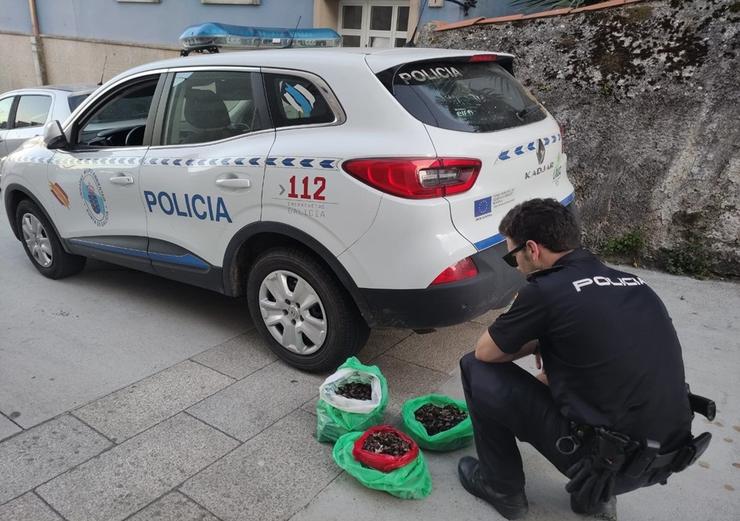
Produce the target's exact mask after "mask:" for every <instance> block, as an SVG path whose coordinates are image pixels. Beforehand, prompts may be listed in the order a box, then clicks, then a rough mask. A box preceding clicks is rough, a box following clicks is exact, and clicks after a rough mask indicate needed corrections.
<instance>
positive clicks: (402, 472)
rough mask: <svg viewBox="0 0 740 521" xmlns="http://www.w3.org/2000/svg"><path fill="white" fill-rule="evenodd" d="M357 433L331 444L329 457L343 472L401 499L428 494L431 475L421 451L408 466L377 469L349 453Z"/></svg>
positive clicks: (417, 497) (430, 491)
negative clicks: (386, 470) (387, 469)
mask: <svg viewBox="0 0 740 521" xmlns="http://www.w3.org/2000/svg"><path fill="white" fill-rule="evenodd" d="M360 436H362V433H361V432H350V433H348V434H345V435H344V436H342V437H341V438H339V439H338V440H337V442H336V444H335V445H334V450H333V451H332V457H333V458H334V461H335V462H336V464H337V465H339V467H341V468H342V469H343V470H345V471H346V472H347V474H349V475H350V476H352V477H353V478H355V479H356V480H357V481H359V482H360V483H362V484H363V485H365V486H366V487H368V488H372V489H375V490H382V491H383V492H387V493H388V494H391V495H392V496H396V497H399V498H401V499H422V498H425V497H427V496H428V495H429V494H431V493H432V476H431V474H429V469H428V468H427V463H426V461H425V460H424V455H423V454H422V453H421V451H419V455H418V456H417V457H416V459H415V460H414V461H412V462H411V463H409V464H408V465H406V466H404V467H401V468H398V469H395V470H392V471H390V472H381V471H379V470H375V469H371V468H368V467H366V466H364V465H363V464H362V463H360V462H359V461H357V460H356V459H355V458H354V456H352V448H353V447H354V445H355V441H356V440H357V439H358V438H359V437H360Z"/></svg>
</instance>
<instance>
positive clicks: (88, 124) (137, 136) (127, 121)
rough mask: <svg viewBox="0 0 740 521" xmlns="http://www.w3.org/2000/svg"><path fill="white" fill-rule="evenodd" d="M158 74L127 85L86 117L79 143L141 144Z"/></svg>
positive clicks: (88, 144)
mask: <svg viewBox="0 0 740 521" xmlns="http://www.w3.org/2000/svg"><path fill="white" fill-rule="evenodd" d="M158 81H159V76H154V77H148V78H145V79H141V80H139V81H136V82H135V83H134V84H133V85H130V86H128V87H124V89H123V90H122V91H119V92H118V93H117V94H116V95H115V96H114V97H113V98H112V99H109V100H108V101H107V102H105V103H104V104H103V105H102V106H100V107H98V108H96V109H94V110H93V112H92V114H91V115H90V116H89V117H87V118H85V120H83V123H82V127H81V128H80V131H79V132H78V134H77V143H78V144H80V145H87V146H93V147H115V146H141V145H142V144H143V142H144V133H145V131H146V125H147V120H148V118H149V111H150V110H151V107H152V100H153V99H154V93H155V91H156V89H157V82H158Z"/></svg>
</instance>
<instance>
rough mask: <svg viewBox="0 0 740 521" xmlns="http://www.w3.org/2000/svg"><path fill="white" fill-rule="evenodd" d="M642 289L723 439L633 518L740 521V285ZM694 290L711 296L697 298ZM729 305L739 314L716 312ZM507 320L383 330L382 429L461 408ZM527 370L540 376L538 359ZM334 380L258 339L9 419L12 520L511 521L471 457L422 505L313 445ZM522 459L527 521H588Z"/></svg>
mask: <svg viewBox="0 0 740 521" xmlns="http://www.w3.org/2000/svg"><path fill="white" fill-rule="evenodd" d="M640 276H642V277H643V278H645V279H646V280H648V281H649V282H651V284H652V285H653V286H654V287H655V288H656V289H657V290H658V293H659V294H661V296H663V298H664V299H665V300H666V304H667V305H668V307H669V310H670V311H671V313H672V315H673V317H674V321H675V322H676V324H677V327H678V329H679V335H680V336H681V339H682V342H683V343H684V355H685V360H686V364H687V375H688V378H689V380H690V381H691V382H692V384H693V386H694V388H695V390H696V391H697V392H701V393H702V394H706V395H708V396H711V397H714V398H715V399H717V401H718V408H719V409H720V415H719V418H718V420H717V421H715V422H714V423H713V424H708V423H707V422H704V421H702V420H700V419H697V420H696V421H695V423H694V429H695V431H698V430H699V429H706V430H710V432H712V433H713V434H714V436H715V440H714V441H713V444H712V446H711V448H710V451H709V452H708V453H707V455H706V456H705V457H704V458H702V462H701V463H700V464H699V465H696V466H694V467H692V468H691V469H689V470H688V471H687V472H685V473H683V474H680V475H677V476H676V477H675V478H673V480H672V483H671V485H670V486H669V487H653V488H650V489H645V490H641V491H638V492H636V493H634V494H630V495H628V496H625V497H624V498H620V502H619V508H620V515H621V516H622V517H621V518H622V519H651V520H665V521H668V520H671V521H673V520H676V519H689V518H690V519H712V520H713V521H718V520H730V519H736V517H735V516H736V514H737V512H738V511H740V503H738V492H737V490H735V489H737V488H740V479H738V478H739V476H740V452H739V451H738V446H739V445H738V443H736V440H737V441H738V442H740V407H739V406H738V403H737V398H738V381H737V374H739V371H740V360H739V359H738V355H740V346H739V345H738V343H737V338H738V337H740V335H739V333H740V329H739V326H738V324H740V317H738V316H737V313H738V312H737V310H738V309H739V308H740V306H738V305H737V304H740V302H738V297H737V293H736V291H737V288H738V286H737V285H732V284H727V285H722V284H720V285H719V286H718V288H719V289H717V290H716V291H715V290H714V289H712V288H708V287H706V286H702V284H712V283H701V282H698V281H689V280H688V279H678V278H676V277H672V278H671V277H669V276H666V275H661V274H654V273H650V272H640ZM697 284H698V285H699V286H700V289H701V290H702V291H710V290H711V291H714V293H712V294H710V295H709V296H707V297H702V298H704V300H701V301H699V300H697V299H699V297H698V296H697V295H698V293H696V285H697ZM715 284H716V283H715ZM713 287H714V286H713ZM733 299H735V302H734V310H733V311H731V313H730V315H727V314H725V315H722V314H721V313H719V312H718V311H717V310H718V309H720V308H725V307H726V306H727V305H730V304H732V302H733ZM687 300H689V301H688V302H687ZM496 314H497V312H495V311H494V312H490V313H488V314H487V315H485V316H483V317H480V318H478V319H476V320H474V321H471V322H468V323H466V324H462V325H460V326H456V327H453V328H446V329H443V330H440V331H437V332H435V333H432V334H428V335H417V334H415V333H412V332H410V331H403V330H378V331H374V332H373V334H372V336H371V339H370V342H369V344H368V346H367V347H366V348H365V349H364V350H363V351H362V352H361V353H360V355H359V357H360V359H361V360H363V362H366V363H375V364H377V365H379V366H380V368H381V370H382V371H383V372H384V374H385V375H386V377H387V379H388V381H389V388H390V393H391V400H390V404H389V408H388V413H387V416H386V420H387V421H388V422H391V423H398V422H399V411H400V406H401V404H402V403H403V401H405V400H406V399H408V398H410V397H412V396H416V395H420V394H424V393H427V392H431V391H435V390H441V391H442V392H444V393H447V394H451V395H455V396H461V389H460V385H459V374H458V369H457V361H458V360H459V358H460V357H461V356H462V355H463V354H464V353H466V352H468V351H470V350H471V348H472V345H473V343H474V341H475V339H476V338H477V337H478V335H479V334H480V333H481V332H482V331H483V329H484V327H485V326H487V325H488V324H489V323H490V322H491V321H492V320H493V319H494V318H495V316H496ZM736 319H737V320H736ZM183 341H186V339H183ZM523 363H524V364H525V367H527V368H530V369H533V367H532V364H533V362H532V361H524V362H523ZM322 379H323V376H318V375H309V374H306V373H301V372H299V371H296V370H294V369H292V368H290V367H288V366H287V365H285V364H284V363H282V362H280V361H279V360H277V359H276V358H275V356H274V355H272V353H271V352H270V351H269V350H268V349H267V348H266V346H265V344H264V343H263V342H262V340H261V339H260V338H259V337H258V336H257V334H256V332H255V331H254V330H249V331H246V332H244V333H243V334H240V335H239V336H237V337H235V338H232V339H230V340H229V341H227V342H224V343H221V344H219V345H217V346H214V347H212V348H210V349H208V350H206V351H203V352H202V353H199V354H197V355H195V356H192V357H190V358H188V359H185V360H182V361H181V362H179V363H177V364H175V365H172V366H171V367H168V368H166V369H164V370H162V371H160V372H158V373H156V374H153V375H151V376H149V377H147V378H144V379H143V380H140V381H138V382H136V383H134V384H132V385H129V386H127V387H125V388H123V389H120V390H117V391H115V392H113V393H111V394H108V395H106V396H103V397H102V398H99V399H96V400H94V401H92V402H90V403H87V404H84V405H82V406H80V407H77V408H75V409H73V410H71V411H68V412H66V413H65V414H62V415H59V416H57V417H55V418H53V419H51V420H48V421H45V422H43V423H41V424H38V425H35V426H33V427H31V428H29V429H27V430H21V429H20V427H19V426H18V425H16V424H15V423H14V422H12V421H11V420H10V419H9V418H4V417H2V416H0V440H3V441H1V442H0V521H26V520H33V521H36V520H40V521H44V520H47V519H48V520H56V521H59V520H67V521H122V520H135V521H145V520H168V519H169V520H179V521H194V520H209V521H215V520H222V521H236V520H245V521H246V520H250V521H251V520H258V521H271V520H291V521H318V520H337V521H347V520H348V519H351V520H352V521H361V520H368V521H369V520H372V521H377V520H380V519H382V520H391V521H392V520H402V519H403V520H406V519H423V520H425V521H437V520H440V521H441V520H450V519H461V520H470V521H475V520H484V519H485V520H489V519H500V518H499V517H498V516H497V514H496V513H495V512H494V511H493V510H492V509H491V508H490V507H489V506H488V505H486V504H485V503H483V502H481V501H479V500H477V499H474V498H471V497H470V496H468V495H467V494H466V493H465V492H464V491H463V490H462V489H461V487H460V486H459V484H458V482H457V478H456V475H455V467H456V461H457V459H458V458H459V457H460V456H461V455H462V454H466V453H473V449H472V448H471V449H468V450H466V451H461V452H457V453H454V454H443V455H437V454H428V455H427V456H428V458H427V459H428V462H429V467H430V471H431V473H432V478H433V483H434V492H433V494H432V496H431V497H429V498H427V499H425V500H422V501H403V500H399V499H396V498H393V497H391V496H388V495H386V494H383V493H379V492H376V491H371V490H367V489H364V488H362V487H361V486H359V484H358V483H356V482H355V481H354V480H353V479H352V478H351V477H350V476H348V475H347V474H345V473H343V472H341V471H340V469H339V468H338V467H336V465H335V464H334V463H333V461H332V459H331V447H330V446H329V445H326V444H320V443H318V442H317V441H316V440H315V438H314V437H313V433H314V430H315V422H316V418H315V411H314V408H315V401H316V395H317V390H318V386H319V384H320V382H321V381H322ZM522 452H523V456H524V459H525V468H526V469H527V476H528V495H529V497H530V503H531V513H530V517H529V518H530V519H533V520H539V519H541V520H555V519H578V517H577V516H574V515H573V514H572V513H571V512H570V509H569V507H568V498H567V496H566V495H565V494H564V492H563V485H564V482H565V480H564V478H563V477H562V476H559V475H558V474H557V471H555V470H554V469H553V468H551V467H550V466H549V465H548V464H547V463H546V462H544V461H543V460H542V458H541V457H540V456H539V455H538V454H536V453H534V452H533V451H532V450H531V449H529V448H528V446H526V445H525V446H523V447H522ZM733 463H734V466H733Z"/></svg>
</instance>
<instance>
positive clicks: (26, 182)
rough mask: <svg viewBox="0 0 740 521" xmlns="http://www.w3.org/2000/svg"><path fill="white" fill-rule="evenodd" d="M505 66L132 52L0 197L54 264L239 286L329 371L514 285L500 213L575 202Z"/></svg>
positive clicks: (342, 54) (272, 326) (280, 351)
mask: <svg viewBox="0 0 740 521" xmlns="http://www.w3.org/2000/svg"><path fill="white" fill-rule="evenodd" d="M512 63H513V57H512V56H510V55H507V54H493V53H485V54H482V53H480V52H476V51H453V50H440V49H414V48H403V49H387V50H380V49H284V50H263V51H250V52H232V53H224V54H213V55H201V56H190V57H187V58H178V59H172V60H168V61H161V62H157V63H152V64H149V65H144V66H141V67H137V68H135V69H132V70H130V71H128V72H125V73H123V74H121V75H119V76H117V77H116V78H114V79H112V80H110V81H109V82H108V83H106V84H105V85H104V86H103V87H101V88H100V90H99V91H97V92H96V93H95V94H94V95H92V96H90V97H89V98H88V99H87V100H85V101H84V102H83V104H82V105H81V106H80V107H79V109H78V110H77V111H76V112H75V113H74V114H73V116H72V117H71V118H70V119H69V120H68V121H67V122H66V123H65V124H64V125H61V124H59V123H57V122H53V123H50V124H49V125H48V126H47V129H46V132H45V135H44V136H43V137H41V138H38V139H36V140H32V141H29V142H26V143H25V144H24V145H23V146H22V147H21V148H20V149H19V150H17V151H16V152H14V153H13V154H11V155H10V156H9V157H8V159H7V161H6V162H5V165H4V168H3V173H4V175H3V180H2V189H3V193H4V203H5V208H6V210H7V213H8V217H9V219H10V223H11V226H12V227H13V232H14V233H15V235H16V237H18V239H19V240H20V241H21V242H22V244H23V247H24V248H25V250H26V252H27V253H28V257H29V258H30V260H31V262H33V264H34V266H35V267H36V268H37V269H38V270H39V271H40V272H41V273H42V274H43V275H45V276H47V277H50V278H55V279H56V278H61V277H65V276H68V275H71V274H73V273H75V272H78V271H80V270H81V269H82V268H83V266H84V263H85V258H86V257H93V258H98V259H103V260H106V261H110V262H113V263H117V264H121V265H124V266H129V267H132V268H136V269H139V270H142V271H146V272H150V273H154V274H158V275H161V276H164V277H168V278H171V279H175V280H178V281H183V282H187V283H190V284H194V285H197V286H201V287H204V288H209V289H212V290H214V291H218V292H221V293H224V294H226V295H230V296H234V297H237V296H246V300H247V303H248V306H249V311H250V313H251V318H252V320H253V321H254V323H255V324H256V327H257V328H258V330H259V331H260V332H261V333H262V334H263V335H264V337H265V338H266V339H267V340H268V342H269V344H270V346H271V348H272V349H273V350H274V352H275V353H276V354H277V355H279V356H280V357H281V358H283V359H285V360H286V361H288V362H289V363H290V364H292V365H294V366H296V367H298V368H301V369H304V370H309V371H321V370H327V369H332V368H334V367H336V365H337V364H338V363H339V362H340V361H342V360H344V359H345V358H346V357H347V356H348V355H351V354H354V353H356V352H357V351H358V350H359V349H360V348H361V347H362V346H363V345H364V343H365V342H366V340H367V338H368V334H369V328H371V327H375V326H392V327H404V328H414V329H423V328H434V327H438V326H447V325H452V324H456V323H460V322H462V321H465V320H468V319H470V318H472V317H474V316H476V315H478V314H481V313H483V312H485V311H486V310H488V309H491V308H493V307H496V306H501V305H503V304H505V303H506V302H508V301H509V300H510V299H511V296H512V294H513V292H514V291H515V290H516V289H517V288H518V287H519V286H520V285H521V283H522V280H521V279H520V278H519V275H518V274H517V272H516V270H514V269H512V268H510V267H508V266H507V265H506V264H505V263H504V261H503V260H502V259H501V257H502V255H504V254H505V253H506V244H505V242H504V240H503V238H502V237H501V235H500V234H499V233H498V231H497V227H498V224H499V221H500V220H501V218H502V217H503V215H504V214H505V213H506V212H507V211H508V210H509V209H510V208H511V207H512V206H513V205H515V204H516V203H518V202H520V201H523V200H526V199H530V198H533V197H553V198H556V199H557V200H559V201H561V202H562V203H563V204H569V203H570V202H571V201H572V200H573V186H572V185H571V183H570V182H569V180H568V178H567V176H566V155H565V154H564V152H563V148H562V143H561V132H560V129H559V126H558V123H557V122H556V121H555V120H554V119H553V118H552V116H550V115H549V114H548V113H547V111H546V110H545V109H544V108H543V107H542V106H541V105H540V104H538V103H537V102H536V101H535V100H534V99H533V98H532V97H531V95H529V94H528V93H527V92H526V91H525V90H524V88H523V87H522V86H521V85H520V84H519V83H518V82H517V80H515V79H514V77H513V76H512Z"/></svg>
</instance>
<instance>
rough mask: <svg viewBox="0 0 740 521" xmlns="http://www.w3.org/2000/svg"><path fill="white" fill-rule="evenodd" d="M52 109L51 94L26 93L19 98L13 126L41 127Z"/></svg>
mask: <svg viewBox="0 0 740 521" xmlns="http://www.w3.org/2000/svg"><path fill="white" fill-rule="evenodd" d="M50 109H51V96H40V95H33V96H31V95H26V96H21V97H20V99H19V100H18V107H17V108H16V109H15V123H14V124H13V128H28V127H41V126H43V125H44V124H45V123H46V118H47V117H48V115H49V110H50Z"/></svg>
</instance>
